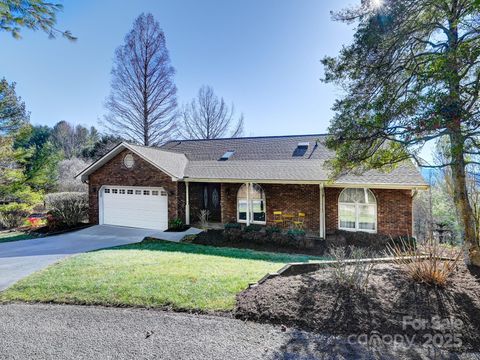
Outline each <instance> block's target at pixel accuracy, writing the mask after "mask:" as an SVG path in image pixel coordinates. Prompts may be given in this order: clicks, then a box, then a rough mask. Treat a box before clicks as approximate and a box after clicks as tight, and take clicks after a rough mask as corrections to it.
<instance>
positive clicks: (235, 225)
mask: <svg viewBox="0 0 480 360" xmlns="http://www.w3.org/2000/svg"><path fill="white" fill-rule="evenodd" d="M224 228H225V230H229V229H240V224H239V223H234V222H231V223H226V224H225V225H224Z"/></svg>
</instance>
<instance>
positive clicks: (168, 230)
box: [165, 225, 190, 232]
mask: <svg viewBox="0 0 480 360" xmlns="http://www.w3.org/2000/svg"><path fill="white" fill-rule="evenodd" d="M188 229H190V225H183V226H179V227H175V228H169V229H167V230H165V232H184V231H187V230H188Z"/></svg>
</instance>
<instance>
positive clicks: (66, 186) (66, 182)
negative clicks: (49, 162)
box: [56, 158, 90, 192]
mask: <svg viewBox="0 0 480 360" xmlns="http://www.w3.org/2000/svg"><path fill="white" fill-rule="evenodd" d="M89 164H90V163H89V162H86V161H84V160H82V159H79V158H72V159H65V160H62V161H60V163H59V164H58V179H57V184H58V187H57V189H56V190H57V191H58V192H71V191H73V192H86V191H87V189H88V187H87V185H86V184H84V183H82V181H81V180H80V179H77V178H75V176H76V175H77V174H79V173H80V172H81V171H82V170H84V169H85V168H86V167H87V166H88V165H89Z"/></svg>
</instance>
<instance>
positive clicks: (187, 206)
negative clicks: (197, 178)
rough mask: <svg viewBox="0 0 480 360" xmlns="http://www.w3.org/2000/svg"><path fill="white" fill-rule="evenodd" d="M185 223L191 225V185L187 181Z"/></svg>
mask: <svg viewBox="0 0 480 360" xmlns="http://www.w3.org/2000/svg"><path fill="white" fill-rule="evenodd" d="M185 224H187V225H190V186H189V182H188V181H185Z"/></svg>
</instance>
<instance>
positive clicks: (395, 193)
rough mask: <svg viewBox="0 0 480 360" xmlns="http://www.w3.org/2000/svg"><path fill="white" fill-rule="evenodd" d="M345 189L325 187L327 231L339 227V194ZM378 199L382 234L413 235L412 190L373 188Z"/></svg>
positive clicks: (378, 214)
mask: <svg viewBox="0 0 480 360" xmlns="http://www.w3.org/2000/svg"><path fill="white" fill-rule="evenodd" d="M342 190H343V189H340V188H325V222H326V228H327V233H328V232H332V231H334V230H336V229H337V228H338V196H339V195H340V193H341V191H342ZM371 190H372V192H373V193H374V195H375V197H376V199H377V226H378V233H379V234H382V235H392V236H402V235H412V234H411V232H412V195H411V191H410V190H393V189H392V190H389V189H371Z"/></svg>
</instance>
